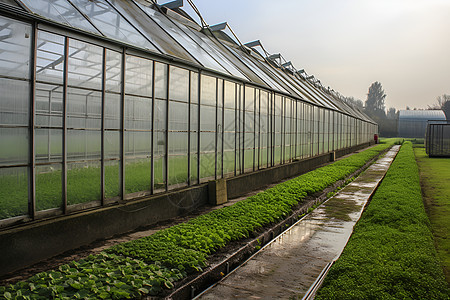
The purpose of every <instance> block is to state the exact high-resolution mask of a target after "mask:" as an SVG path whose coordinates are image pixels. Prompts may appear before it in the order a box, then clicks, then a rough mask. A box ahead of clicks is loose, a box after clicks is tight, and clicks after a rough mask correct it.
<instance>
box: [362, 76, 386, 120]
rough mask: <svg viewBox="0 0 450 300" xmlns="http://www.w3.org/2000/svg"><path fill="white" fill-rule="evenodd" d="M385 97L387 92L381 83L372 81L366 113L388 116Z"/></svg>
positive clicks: (380, 116)
mask: <svg viewBox="0 0 450 300" xmlns="http://www.w3.org/2000/svg"><path fill="white" fill-rule="evenodd" d="M385 98H386V93H385V92H384V90H383V87H382V86H381V83H379V82H378V81H375V82H374V83H372V85H371V86H370V87H369V93H368V94H367V100H366V113H367V114H368V115H369V116H371V117H375V118H386V112H385V110H386V106H385V104H384V99H385Z"/></svg>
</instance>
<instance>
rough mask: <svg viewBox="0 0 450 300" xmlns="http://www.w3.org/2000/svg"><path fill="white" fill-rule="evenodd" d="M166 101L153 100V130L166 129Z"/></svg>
mask: <svg viewBox="0 0 450 300" xmlns="http://www.w3.org/2000/svg"><path fill="white" fill-rule="evenodd" d="M166 111H167V102H166V101H165V100H158V99H156V100H155V130H157V131H165V130H166Z"/></svg>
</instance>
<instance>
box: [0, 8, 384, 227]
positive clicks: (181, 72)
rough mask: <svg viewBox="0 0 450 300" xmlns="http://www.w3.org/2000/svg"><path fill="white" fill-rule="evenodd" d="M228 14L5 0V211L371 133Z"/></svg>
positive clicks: (361, 117)
mask: <svg viewBox="0 0 450 300" xmlns="http://www.w3.org/2000/svg"><path fill="white" fill-rule="evenodd" d="M227 28H228V26H227V24H225V23H224V24H219V25H217V26H207V25H206V24H202V25H199V24H198V23H197V22H195V21H194V18H191V17H190V16H189V15H188V14H187V13H186V12H185V11H183V10H182V9H181V8H180V1H175V2H172V3H169V4H167V5H160V4H157V3H156V2H154V1H145V0H97V1H91V0H52V1H50V0H39V1H36V0H0V139H1V146H0V186H1V189H0V223H2V222H3V223H5V224H6V223H8V224H11V223H12V220H14V221H17V220H20V221H21V222H26V221H31V220H36V219H43V218H47V217H49V216H57V215H66V214H70V213H73V212H76V211H81V210H86V209H93V208H96V207H98V208H101V207H104V206H106V205H114V203H123V202H124V201H133V200H134V199H137V198H139V197H144V196H149V195H154V194H161V193H167V192H170V191H171V190H174V189H181V188H184V187H190V186H195V185H199V184H202V183H204V182H208V181H210V180H214V179H220V178H230V177H235V176H239V175H242V174H245V173H252V172H258V171H259V170H261V169H267V168H273V167H276V166H278V165H283V164H289V163H292V162H294V161H298V160H303V159H307V158H311V157H314V156H318V155H322V154H326V153H332V152H334V151H337V150H340V149H345V148H350V147H353V146H357V145H363V144H366V143H369V142H371V141H372V140H373V137H374V134H376V133H377V132H378V125H377V124H376V123H375V122H374V121H372V120H371V119H370V118H368V117H367V116H366V115H365V114H364V113H362V112H361V111H359V110H358V109H356V108H353V107H351V106H349V105H348V104H346V103H345V102H344V101H342V96H340V95H339V94H338V93H336V92H334V91H333V90H331V89H330V88H324V87H323V86H322V85H321V83H320V81H318V80H317V79H314V77H313V76H310V75H308V74H306V72H305V71H304V70H300V71H298V70H296V69H295V68H294V67H293V65H292V64H291V63H290V62H286V61H285V60H284V59H283V56H282V55H280V54H269V53H267V52H266V51H265V50H264V48H262V45H261V43H260V42H259V41H256V42H251V43H248V44H244V45H243V44H240V42H236V39H235V38H232V35H230V34H227V32H228V31H227V30H228V29H227ZM330 51H332V49H330Z"/></svg>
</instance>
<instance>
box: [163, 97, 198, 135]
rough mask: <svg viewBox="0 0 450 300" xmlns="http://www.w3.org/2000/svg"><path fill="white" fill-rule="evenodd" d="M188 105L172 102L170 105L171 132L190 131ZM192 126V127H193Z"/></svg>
mask: <svg viewBox="0 0 450 300" xmlns="http://www.w3.org/2000/svg"><path fill="white" fill-rule="evenodd" d="M187 116H188V104H187V103H180V102H174V101H171V102H170V104H169V130H177V131H187V130H188V118H187ZM191 126H192V125H191Z"/></svg>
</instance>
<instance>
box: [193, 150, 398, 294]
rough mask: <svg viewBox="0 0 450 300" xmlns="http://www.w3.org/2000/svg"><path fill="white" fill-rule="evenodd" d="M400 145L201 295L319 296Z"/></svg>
mask: <svg viewBox="0 0 450 300" xmlns="http://www.w3.org/2000/svg"><path fill="white" fill-rule="evenodd" d="M399 149H400V146H394V147H393V148H391V150H389V151H388V152H387V153H386V155H384V156H383V157H381V158H380V159H378V160H377V161H376V162H375V163H374V164H373V165H372V166H370V167H369V168H368V169H367V170H366V171H365V172H364V173H362V174H361V175H360V176H359V177H358V178H356V179H355V180H354V181H353V182H351V183H350V184H348V185H347V186H346V187H345V188H343V189H342V190H341V191H340V192H339V193H338V194H336V195H335V196H334V197H332V198H330V199H329V200H328V201H326V202H325V203H323V204H322V205H321V206H319V207H318V208H316V209H315V210H314V211H313V212H311V213H310V214H308V215H307V216H305V217H304V218H302V219H301V220H299V221H298V222H297V223H295V224H294V225H292V226H291V227H290V228H289V229H288V230H286V231H285V232H284V233H283V234H281V235H280V236H279V237H277V238H276V239H274V240H273V241H272V242H271V243H269V244H267V245H266V246H265V247H264V248H262V249H261V250H260V251H258V252H257V253H256V254H255V255H253V256H252V257H250V258H249V259H248V260H247V261H246V262H245V263H244V264H242V265H241V266H240V267H238V268H236V269H235V270H233V271H232V272H231V273H230V274H228V275H227V276H225V277H224V278H223V279H222V280H220V281H219V282H218V283H216V284H215V285H213V286H211V287H210V288H209V289H207V290H205V291H204V292H203V293H201V294H200V295H198V296H197V297H196V298H195V299H234V298H253V299H274V298H282V299H288V298H295V299H298V298H302V297H303V299H313V297H314V295H315V293H316V291H317V289H318V288H319V287H320V284H321V282H322V281H323V279H324V278H325V276H326V274H327V272H328V270H329V268H330V267H331V265H332V263H333V262H334V261H335V260H336V259H337V258H338V257H339V256H340V254H341V253H342V251H343V249H344V247H345V245H346V244H347V241H348V239H349V238H350V236H351V234H352V231H353V227H354V225H355V224H356V222H357V221H358V220H359V218H360V217H361V214H362V212H363V210H364V207H365V205H366V204H367V202H368V201H369V199H370V197H371V196H372V194H373V193H374V192H375V190H376V188H377V187H378V185H379V183H380V182H381V180H382V179H383V177H384V176H385V174H386V172H387V170H388V169H389V167H390V165H391V163H392V161H393V160H394V158H395V156H396V155H397V153H398V150H399Z"/></svg>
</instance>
